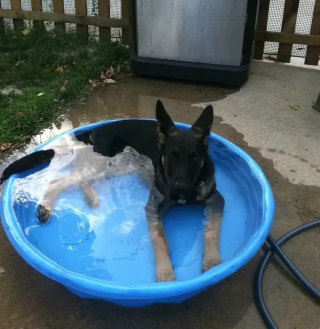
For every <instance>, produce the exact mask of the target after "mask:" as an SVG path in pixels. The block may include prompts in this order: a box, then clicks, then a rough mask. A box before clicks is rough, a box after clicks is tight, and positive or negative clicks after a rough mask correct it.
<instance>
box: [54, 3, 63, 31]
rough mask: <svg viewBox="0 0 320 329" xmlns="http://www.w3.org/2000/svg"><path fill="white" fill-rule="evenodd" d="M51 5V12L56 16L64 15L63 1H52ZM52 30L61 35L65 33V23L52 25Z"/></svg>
mask: <svg viewBox="0 0 320 329" xmlns="http://www.w3.org/2000/svg"><path fill="white" fill-rule="evenodd" d="M52 4H53V12H54V13H57V14H63V13H64V4H63V0H52ZM54 28H55V30H56V32H58V33H63V32H65V31H66V24H65V23H57V22H55V23H54Z"/></svg>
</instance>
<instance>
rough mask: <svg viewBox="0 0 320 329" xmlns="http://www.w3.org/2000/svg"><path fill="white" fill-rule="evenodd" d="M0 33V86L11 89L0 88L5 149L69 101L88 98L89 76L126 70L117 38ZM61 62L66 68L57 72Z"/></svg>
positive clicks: (52, 118)
mask: <svg viewBox="0 0 320 329" xmlns="http://www.w3.org/2000/svg"><path fill="white" fill-rule="evenodd" d="M0 33H1V34H0V90H2V91H4V90H6V91H7V94H6V95H4V94H2V93H1V92H0V149H2V151H4V150H6V149H10V148H13V147H15V146H18V145H21V143H23V142H24V141H25V140H27V139H28V138H30V136H32V135H34V134H36V133H38V132H39V131H41V130H42V129H43V128H47V127H49V126H50V124H51V123H52V122H54V121H55V120H56V119H57V118H58V117H59V115H60V114H61V113H62V112H63V111H65V110H66V108H67V107H68V106H70V104H71V103H73V102H75V101H79V100H83V99H85V98H86V97H87V96H88V95H89V94H90V90H91V89H92V85H90V84H89V80H100V75H101V71H106V70H107V69H108V68H109V67H110V66H113V68H117V72H118V73H119V74H120V72H124V71H128V59H129V50H128V49H127V48H126V47H124V46H122V45H120V44H119V43H103V42H98V41H95V40H90V41H87V40H84V39H83V38H81V37H78V36H77V35H75V34H68V33H67V34H54V33H52V32H48V31H46V30H44V29H41V30H31V31H30V33H29V34H27V35H24V34H23V33H16V32H14V31H2V32H0ZM58 67H59V68H63V69H61V70H58V72H57V68H58ZM59 71H60V72H59ZM94 85H95V84H94ZM63 86H64V87H63ZM17 91H18V92H19V91H21V93H17ZM1 145H2V147H1Z"/></svg>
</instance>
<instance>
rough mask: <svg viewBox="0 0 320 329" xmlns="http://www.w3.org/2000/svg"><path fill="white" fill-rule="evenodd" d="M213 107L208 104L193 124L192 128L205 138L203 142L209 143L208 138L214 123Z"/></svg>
mask: <svg viewBox="0 0 320 329" xmlns="http://www.w3.org/2000/svg"><path fill="white" fill-rule="evenodd" d="M213 118H214V115H213V107H212V105H208V106H207V107H206V108H205V109H204V110H203V111H202V113H201V114H200V116H199V118H198V119H197V121H196V122H195V123H194V124H193V125H192V128H191V129H192V130H193V131H194V132H195V133H196V134H197V135H198V136H199V138H201V139H203V143H204V144H205V145H208V138H209V134H210V130H211V127H212V124H213Z"/></svg>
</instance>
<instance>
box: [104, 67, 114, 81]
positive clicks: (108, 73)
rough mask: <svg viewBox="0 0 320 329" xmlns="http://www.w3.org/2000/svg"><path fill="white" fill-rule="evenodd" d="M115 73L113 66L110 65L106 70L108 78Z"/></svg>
mask: <svg viewBox="0 0 320 329" xmlns="http://www.w3.org/2000/svg"><path fill="white" fill-rule="evenodd" d="M113 75H114V71H113V67H112V66H110V67H109V68H108V69H107V71H106V78H107V79H108V78H111V77H112V76H113Z"/></svg>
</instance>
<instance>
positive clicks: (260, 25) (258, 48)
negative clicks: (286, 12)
mask: <svg viewBox="0 0 320 329" xmlns="http://www.w3.org/2000/svg"><path fill="white" fill-rule="evenodd" d="M269 6H270V0H260V5H259V11H258V21H257V27H256V29H257V30H258V31H266V30H267V24H268V15H269ZM263 51H264V41H256V42H255V45H254V53H253V58H254V59H258V60H261V59H262V57H263Z"/></svg>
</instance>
